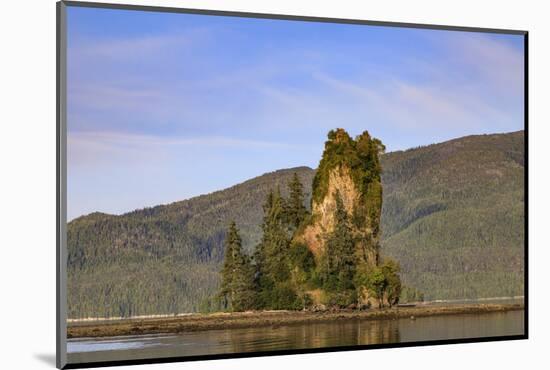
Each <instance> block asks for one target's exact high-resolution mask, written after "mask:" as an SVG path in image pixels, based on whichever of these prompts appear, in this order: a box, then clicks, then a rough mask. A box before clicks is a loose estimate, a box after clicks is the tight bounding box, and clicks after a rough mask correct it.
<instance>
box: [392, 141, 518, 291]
mask: <svg viewBox="0 0 550 370" xmlns="http://www.w3.org/2000/svg"><path fill="white" fill-rule="evenodd" d="M523 160H524V134H523V131H520V132H514V133H510V134H500V135H482V136H468V137H464V138H461V139H457V140H452V141H448V142H445V143H442V144H436V145H430V146H427V147H423V148H417V149H411V150H407V151H404V152H395V153H390V154H388V155H386V156H384V160H383V169H384V174H383V179H382V181H383V185H384V195H385V196H384V204H383V213H382V225H383V226H382V227H383V229H382V230H383V233H384V235H383V242H382V253H385V254H387V255H390V256H393V257H395V258H396V259H397V260H398V261H400V263H401V266H402V270H403V279H404V282H405V284H408V285H412V286H414V287H416V288H418V289H420V290H421V291H423V292H424V293H425V295H426V297H427V298H429V299H441V298H447V299H451V298H475V297H498V296H511V295H522V294H523V266H524V256H523V250H524V164H523Z"/></svg>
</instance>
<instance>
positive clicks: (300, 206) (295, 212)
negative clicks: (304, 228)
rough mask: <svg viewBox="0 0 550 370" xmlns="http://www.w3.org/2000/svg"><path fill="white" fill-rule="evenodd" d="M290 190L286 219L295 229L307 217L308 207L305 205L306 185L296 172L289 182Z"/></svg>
mask: <svg viewBox="0 0 550 370" xmlns="http://www.w3.org/2000/svg"><path fill="white" fill-rule="evenodd" d="M288 190H289V197H288V201H287V202H286V207H285V215H286V220H287V222H288V224H289V225H290V226H291V227H292V228H293V229H297V228H298V226H300V224H301V223H302V221H303V220H304V218H305V217H306V215H307V209H306V207H305V205H304V201H305V198H304V186H303V185H302V183H301V182H300V178H299V177H298V174H297V173H296V172H294V175H293V176H292V180H291V181H290V182H289V183H288Z"/></svg>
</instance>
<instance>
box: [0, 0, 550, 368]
mask: <svg viewBox="0 0 550 370" xmlns="http://www.w3.org/2000/svg"><path fill="white" fill-rule="evenodd" d="M112 2H115V0H113V1H112ZM128 2H130V0H128ZM131 2H132V3H134V4H145V5H166V6H175V7H178V6H179V7H189V8H203V9H220V10H234V11H248V12H263V13H279V14H296V15H311V16H321V17H336V18H354V19H369V20H380V21H398V22H414V23H429V24H443V25H460V26H474V27H489V28H511V29H523V30H528V31H529V32H530V35H529V36H530V37H529V38H530V48H529V49H530V53H529V54H530V60H529V70H530V79H529V83H530V89H529V96H530V106H529V112H530V122H529V123H530V126H529V140H530V147H529V167H530V168H529V169H530V176H529V180H530V181H529V182H530V184H529V197H530V200H531V201H530V212H529V230H530V243H529V254H530V258H529V288H530V300H529V305H530V311H529V318H530V327H529V331H530V339H529V340H527V341H525V340H524V341H513V342H497V343H481V344H462V345H446V346H436V347H420V348H403V349H384V350H370V351H355V352H340V353H329V354H316V355H295V356H280V357H264V358H251V359H238V360H223V361H203V362H193V363H183V364H182V363H176V364H161V365H147V366H141V367H139V368H147V369H153V368H158V369H176V368H177V369H216V368H223V369H245V370H246V369H258V368H261V369H262V370H270V369H280V368H302V369H304V368H316V369H318V370H322V369H343V368H354V369H358V368H359V369H368V368H377V369H379V368H383V369H393V368H407V369H408V368H410V369H416V368H422V369H441V368H445V369H461V370H463V369H464V368H482V367H483V368H497V369H519V368H523V367H528V368H547V367H546V366H547V364H545V362H546V361H545V360H546V358H547V356H543V355H544V351H545V350H546V351H548V350H550V346H548V345H547V343H550V341H548V340H547V336H548V332H547V331H548V330H549V329H550V327H549V325H548V323H549V319H548V318H549V316H550V313H549V312H547V311H548V310H550V302H549V299H548V297H549V296H550V291H549V289H548V285H547V283H548V276H549V275H548V272H547V271H548V270H549V269H550V267H549V263H550V252H549V251H550V244H549V243H548V227H547V225H546V224H547V222H546V217H545V216H546V215H547V214H548V212H547V209H548V208H549V206H550V205H549V202H548V201H549V196H548V193H549V192H548V190H547V189H548V185H549V184H548V178H549V177H548V171H549V166H548V162H547V159H548V158H549V157H550V155H549V154H548V151H549V150H550V146H549V145H547V143H546V140H547V139H548V137H549V135H548V133H549V123H550V122H549V117H548V106H549V105H550V97H549V95H548V94H547V90H548V88H549V82H550V81H549V73H550V53H549V45H550V37H549V36H550V35H549V34H550V32H549V31H550V22H549V21H548V15H549V12H548V10H547V9H545V7H544V5H545V3H546V2H544V1H519V0H516V1H506V0H495V1H492V0H491V1H487V0H486V1H479V0H478V1H470V0H461V1H455V0H453V1H441V0H433V1H428V0H416V1H410V0H402V1H390V0H387V1H373V2H368V1H345V0H338V1H327V2H321V1H320V0H317V1H315V0H311V1H310V0H307V1H306V0H269V1H267V0H265V1H254V0H225V1H223V2H222V1H215V0H203V1H184V0H180V1H177V0H173V1H159V0H157V1H154V0H149V1H138V0H131ZM1 17H2V21H1V22H0V37H1V40H2V42H1V44H0V47H1V49H0V50H1V51H2V55H1V56H0V63H1V67H2V68H0V71H1V72H0V73H1V74H2V75H1V78H0V88H1V89H2V99H1V102H2V104H1V106H0V116H1V120H0V125H1V126H0V127H1V134H0V140H1V143H0V161H1V162H0V174H1V178H0V190H1V191H0V197H1V198H0V225H1V227H0V274H1V276H0V284H1V285H0V287H1V290H0V297H1V298H0V299H1V300H0V310H1V311H0V341H1V343H0V353H2V355H1V356H0V367H1V368H5V369H12V368H24V369H39V368H53V366H54V362H55V361H54V359H55V248H56V245H55V244H56V238H55V184H56V178H55V1H54V0H24V1H17V0H11V1H5V2H3V4H2V16H1ZM133 368H138V367H133Z"/></svg>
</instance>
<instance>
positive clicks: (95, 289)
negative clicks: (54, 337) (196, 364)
mask: <svg viewBox="0 0 550 370" xmlns="http://www.w3.org/2000/svg"><path fill="white" fill-rule="evenodd" d="M523 135H524V134H523V131H520V132H515V133H510V134H497V135H480V136H469V137H464V138H460V139H456V140H452V141H448V142H445V143H441V144H434V145H430V146H426V147H420V148H414V149H410V150H407V151H400V152H393V153H387V154H384V155H382V156H381V157H380V166H381V169H382V174H381V184H382V186H383V193H382V194H383V197H382V200H383V202H382V212H381V222H380V245H379V248H380V252H381V254H382V255H383V256H389V257H391V258H393V259H394V260H395V261H396V262H398V264H399V266H400V269H401V272H400V276H401V279H402V284H403V286H402V289H401V301H406V300H415V299H419V298H424V299H460V298H476V297H497V296H511V295H522V294H523V266H524V255H523V251H524V164H523V160H524V137H523ZM320 168H321V167H320ZM294 173H296V174H297V179H298V181H299V183H301V184H302V185H303V186H302V187H301V190H300V191H301V194H300V191H297V190H296V189H297V188H299V186H297V185H296V184H297V183H296V181H295V179H296V178H295V177H294ZM314 176H315V171H314V170H311V169H309V168H307V167H299V168H293V169H288V170H280V171H275V172H272V173H268V174H265V175H262V176H259V177H257V178H254V179H252V180H249V181H246V182H244V183H242V184H238V185H236V186H234V187H231V188H229V189H225V190H222V191H218V192H215V193H211V194H207V195H203V196H199V197H195V198H192V199H189V200H185V201H179V202H175V203H172V204H168V205H162V206H157V207H153V208H146V209H141V210H136V211H133V212H130V213H127V214H124V215H120V216H114V215H106V214H101V213H94V214H90V215H87V216H83V217H80V218H77V219H75V220H73V221H71V222H70V223H69V225H68V249H69V251H68V252H69V256H68V258H69V259H68V274H69V277H68V308H69V317H71V318H78V317H90V316H131V315H145V314H157V313H176V312H192V311H200V310H211V309H213V308H215V307H214V304H218V303H215V302H213V301H212V297H213V296H216V295H219V293H220V292H222V293H223V292H226V293H227V290H224V289H227V287H224V284H223V279H222V278H221V275H223V270H224V267H225V261H224V256H225V255H226V254H225V253H226V250H227V248H228V244H229V243H228V241H232V242H231V243H232V245H239V246H240V247H239V248H235V255H236V256H237V258H236V259H235V261H237V262H238V263H237V266H238V269H241V270H240V271H243V273H242V274H240V275H241V276H243V277H247V276H248V277H250V276H252V278H251V280H248V282H247V279H243V281H241V282H239V281H236V282H231V284H236V285H237V286H243V287H245V289H242V290H243V292H245V294H242V295H241V297H240V298H239V297H238V298H239V299H238V300H237V301H239V302H244V303H242V304H243V306H242V307H244V306H245V305H248V304H249V303H247V302H249V301H247V300H248V299H249V298H250V297H249V296H248V295H247V294H246V292H247V291H248V292H253V293H254V294H250V296H253V297H252V298H253V299H254V300H255V299H257V294H256V287H254V288H253V289H252V287H251V286H250V285H248V283H249V282H250V281H252V282H254V281H256V282H257V281H258V279H260V278H262V279H268V278H269V277H270V275H271V274H273V277H276V276H277V277H279V276H284V277H285V278H286V277H288V279H286V280H285V279H282V280H281V279H276V280H277V281H279V282H280V281H287V284H286V285H285V284H282V285H281V286H279V287H277V289H278V290H277V291H278V293H277V294H276V295H275V297H280V299H279V298H275V299H274V301H273V302H271V303H268V304H265V302H264V304H263V306H262V307H273V308H278V307H282V306H285V307H288V305H289V304H293V305H294V306H295V307H297V308H299V307H301V306H303V305H305V304H307V303H308V302H307V300H308V298H307V296H306V295H305V294H304V293H305V291H306V289H310V287H308V286H307V284H305V283H304V284H296V282H299V281H302V282H308V284H309V283H312V284H324V283H322V282H320V281H319V279H321V278H320V277H319V276H318V274H317V272H315V274H313V273H312V266H314V264H313V263H312V259H311V256H310V255H309V250H308V249H307V248H304V246H295V248H291V249H290V252H289V253H288V254H284V255H278V251H279V249H277V248H283V247H284V248H287V247H288V243H291V244H292V240H290V239H291V235H292V234H293V233H294V232H295V230H296V229H297V228H298V227H299V226H300V223H301V222H302V221H303V220H304V219H305V218H307V217H308V216H309V212H311V189H312V183H313V178H314ZM292 182H294V183H295V185H294V190H293V189H292V186H289V184H291V183H292ZM289 188H290V189H289ZM321 188H322V187H321ZM314 196H316V195H315V194H314ZM302 198H303V202H302V203H301V204H302V206H301V207H298V206H297V205H298V202H297V199H302ZM289 204H294V206H293V207H292V206H291V207H289V206H288V205H289ZM266 209H269V212H266ZM285 209H286V210H285ZM289 209H292V211H290V212H289ZM283 210H285V211H284V212H283ZM278 213H279V214H280V213H282V214H284V217H279V216H277V217H275V215H276V214H278ZM270 215H271V216H270ZM266 216H267V219H266ZM335 217H336V219H340V220H343V221H342V222H340V224H341V225H346V223H347V222H349V221H350V220H345V218H346V217H345V216H344V214H342V213H340V215H336V216H335ZM274 219H277V220H278V221H274ZM231 221H234V222H235V224H234V225H233V229H232V227H231V226H232V224H231V223H230V222H231ZM352 222H353V220H352ZM338 230H339V231H338V232H339V233H340V235H346V232H345V226H343V227H342V228H339V229H338ZM285 235H286V236H285ZM341 239H342V238H340V237H336V236H335V237H334V240H332V241H329V244H330V245H333V246H334V248H337V249H338V248H341V246H342V245H344V246H345V245H346V243H343V244H341V245H340V244H339V242H338V240H341ZM344 239H345V238H344ZM328 240H330V238H329V239H327V241H328ZM282 241H284V242H282ZM265 245H269V248H271V249H270V250H268V249H269V248H265ZM258 246H264V247H260V248H258ZM262 248H264V249H265V250H264V251H263V252H262V254H263V257H262V256H260V255H258V253H259V252H258V251H260V250H262ZM239 255H240V257H239ZM265 256H271V257H273V258H274V259H275V258H289V259H291V260H292V261H297V262H296V263H297V264H298V265H300V266H301V270H298V272H300V273H297V272H296V271H297V270H296V269H294V270H293V269H289V270H286V269H282V270H280V271H277V269H271V268H268V267H267V266H269V265H270V263H271V262H272V261H268V260H265V261H262V258H264V257H265ZM331 263H337V264H341V265H338V266H346V265H347V259H346V258H345V253H344V258H343V259H342V261H333V262H331ZM262 264H263V265H262ZM276 265H279V266H284V265H285V264H284V263H283V264H276ZM257 266H265V267H262V269H264V270H263V271H264V275H262V274H260V273H259V271H257ZM291 266H292V265H291ZM233 268H237V267H233ZM397 268H398V266H397V264H394V263H393V262H389V263H387V264H384V261H380V264H379V269H378V270H379V271H378V272H377V274H378V279H377V278H376V276H374V277H371V278H370V279H368V280H369V281H368V284H369V290H370V291H372V292H376V290H377V289H379V291H380V292H382V290H381V289H382V288H384V289H387V279H386V283H383V282H384V279H383V274H384V271H383V269H386V273H387V272H388V271H389V270H394V271H395V270H396V269H397ZM267 271H269V272H267ZM220 272H222V274H220ZM346 273H349V271H347V272H346V269H343V271H342V274H344V275H345V274H346ZM308 274H309V275H308ZM312 275H316V276H312ZM350 276H351V275H350ZM266 281H267V280H266ZM341 281H348V279H347V278H345V279H342V280H341ZM377 282H378V283H377ZM381 282H382V283H381ZM266 284H267V283H266ZM330 284H335V285H338V284H339V282H338V279H336V280H335V281H334V282H331V283H330ZM363 284H367V282H363ZM384 284H385V285H386V287H384ZM234 286H235V285H234ZM247 286H249V287H250V289H249V288H246V287H247ZM264 286H267V285H264ZM300 287H305V288H303V289H299V288H300ZM344 290H345V289H344ZM290 291H291V292H292V294H288V293H289V292H290ZM386 291H387V290H386ZM265 295H267V294H265ZM422 296H423V297H422ZM270 297H273V295H270ZM287 297H290V298H291V299H289V302H283V298H287ZM252 298H250V299H252ZM269 299H272V298H269ZM218 302H219V301H218ZM255 302H256V303H255V304H257V301H255ZM277 302H283V303H282V305H281V306H277V305H278V303H277ZM225 304H226V306H225V309H228V308H231V307H229V306H227V304H231V302H229V301H227V302H226V303H225ZM238 304H241V303H238ZM240 308H241V307H235V308H231V309H237V310H238V309H240Z"/></svg>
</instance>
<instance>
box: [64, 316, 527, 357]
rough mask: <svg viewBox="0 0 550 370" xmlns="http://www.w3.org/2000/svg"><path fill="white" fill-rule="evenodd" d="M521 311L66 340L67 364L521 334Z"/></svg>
mask: <svg viewBox="0 0 550 370" xmlns="http://www.w3.org/2000/svg"><path fill="white" fill-rule="evenodd" d="M523 318H524V311H511V312H504V313H490V314H481V315H452V316H434V317H425V318H418V319H416V320H411V319H398V320H380V321H360V320H346V321H334V322H329V323H315V324H303V325H295V326H280V327H262V328H248V329H230V330H211V331H205V332H195V333H185V334H181V335H172V336H139V337H124V338H110V339H105V340H101V339H83V340H71V341H69V344H68V348H67V350H68V352H69V356H68V357H69V362H72V363H74V362H93V361H114V360H125V359H146V358H158V357H175V356H196V355H208V354H223V353H239V352H257V351H272V350H283V349H306V348H323V347H337V346H353V345H368V344H380V343H399V342H416V341H426V340H441V339H459V338H478V337H488V336H506V335H519V334H523V332H524V328H523V323H524V321H523Z"/></svg>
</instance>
